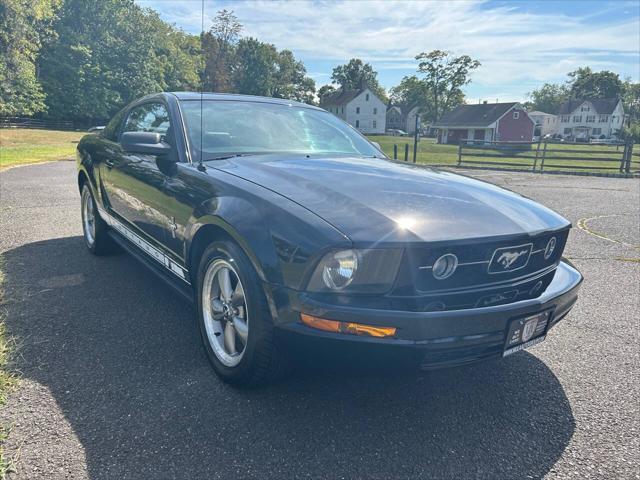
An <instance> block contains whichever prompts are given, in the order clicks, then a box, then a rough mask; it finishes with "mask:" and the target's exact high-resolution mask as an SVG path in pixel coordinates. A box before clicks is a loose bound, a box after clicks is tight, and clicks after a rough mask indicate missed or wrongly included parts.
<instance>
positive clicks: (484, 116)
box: [434, 102, 518, 127]
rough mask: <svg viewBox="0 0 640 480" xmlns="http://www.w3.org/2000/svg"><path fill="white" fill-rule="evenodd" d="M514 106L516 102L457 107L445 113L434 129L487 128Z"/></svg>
mask: <svg viewBox="0 0 640 480" xmlns="http://www.w3.org/2000/svg"><path fill="white" fill-rule="evenodd" d="M516 105H518V102H509V103H481V104H477V105H475V104H474V105H459V106H457V107H456V108H454V109H453V110H451V111H450V112H448V113H445V114H444V115H443V117H442V118H441V119H440V121H439V122H436V125H434V127H457V126H464V127H487V126H489V125H491V124H492V123H493V122H495V121H496V120H498V119H499V118H500V117H502V116H503V115H504V114H505V113H507V112H508V111H509V110H511V109H512V108H513V107H515V106H516Z"/></svg>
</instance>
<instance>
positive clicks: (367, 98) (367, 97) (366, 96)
mask: <svg viewBox="0 0 640 480" xmlns="http://www.w3.org/2000/svg"><path fill="white" fill-rule="evenodd" d="M364 100H365V102H368V101H369V94H368V93H367V94H366V95H365V96H364Z"/></svg>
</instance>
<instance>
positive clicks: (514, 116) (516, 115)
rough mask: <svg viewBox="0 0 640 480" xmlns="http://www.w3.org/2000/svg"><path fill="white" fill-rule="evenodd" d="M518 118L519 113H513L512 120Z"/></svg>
mask: <svg viewBox="0 0 640 480" xmlns="http://www.w3.org/2000/svg"><path fill="white" fill-rule="evenodd" d="M519 118H520V112H513V119H514V120H518V119H519Z"/></svg>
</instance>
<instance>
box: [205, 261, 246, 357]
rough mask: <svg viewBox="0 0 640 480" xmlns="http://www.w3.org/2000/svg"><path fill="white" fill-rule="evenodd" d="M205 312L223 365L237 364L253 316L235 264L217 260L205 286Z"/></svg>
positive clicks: (214, 346) (210, 270)
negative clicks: (249, 312)
mask: <svg viewBox="0 0 640 480" xmlns="http://www.w3.org/2000/svg"><path fill="white" fill-rule="evenodd" d="M202 289H203V291H202V312H203V316H204V324H205V329H206V332H207V339H208V341H209V345H211V348H212V349H213V352H214V353H215V355H216V357H217V358H218V360H220V362H222V364H223V365H225V366H227V367H235V366H236V365H238V363H240V360H242V357H243V355H244V352H245V350H246V348H247V339H248V337H249V317H248V311H247V303H246V299H245V294H244V288H243V286H242V282H241V281H240V277H239V276H238V274H237V272H236V270H235V268H234V266H233V265H232V264H231V263H230V262H228V261H226V260H224V259H217V260H214V261H213V262H211V263H210V264H209V266H208V267H207V271H206V273H205V275H204V281H203V285H202Z"/></svg>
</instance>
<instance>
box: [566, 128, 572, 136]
mask: <svg viewBox="0 0 640 480" xmlns="http://www.w3.org/2000/svg"><path fill="white" fill-rule="evenodd" d="M564 134H565V135H571V128H569V127H567V128H565V129H564Z"/></svg>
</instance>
